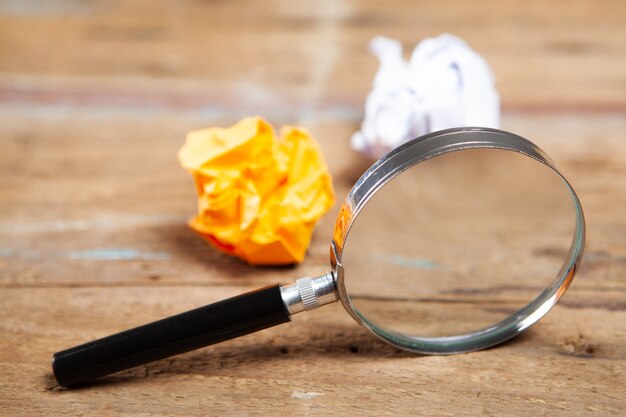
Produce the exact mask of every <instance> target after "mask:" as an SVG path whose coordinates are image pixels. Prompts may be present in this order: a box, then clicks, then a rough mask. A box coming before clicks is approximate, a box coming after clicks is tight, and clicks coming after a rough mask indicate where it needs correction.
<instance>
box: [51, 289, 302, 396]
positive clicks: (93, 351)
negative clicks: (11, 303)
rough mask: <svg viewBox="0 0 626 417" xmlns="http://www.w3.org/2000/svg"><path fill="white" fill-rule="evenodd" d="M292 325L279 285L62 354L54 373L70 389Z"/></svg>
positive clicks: (54, 358)
mask: <svg viewBox="0 0 626 417" xmlns="http://www.w3.org/2000/svg"><path fill="white" fill-rule="evenodd" d="M289 320H290V317H289V313H288V312H287V310H286V308H285V305H284V303H283V300H282V297H281V294H280V286H278V285H276V286H273V287H268V288H263V289H259V290H256V291H252V292H249V293H246V294H242V295H239V296H237V297H233V298H229V299H227V300H223V301H219V302H217V303H214V304H209V305H207V306H204V307H200V308H197V309H195V310H191V311H187V312H186V313H181V314H178V315H175V316H172V317H168V318H166V319H163V320H159V321H155V322H153V323H149V324H146V325H143V326H140V327H136V328H134V329H130V330H126V331H124V332H121V333H117V334H114V335H112V336H108V337H104V338H102V339H98V340H94V341H93V342H89V343H85V344H84V345H80V346H76V347H73V348H70V349H67V350H64V351H61V352H57V353H55V354H54V355H53V356H52V370H53V372H54V376H55V377H56V380H57V381H58V382H59V384H60V385H61V386H63V387H68V386H71V385H75V384H78V383H81V382H85V381H87V380H90V379H93V378H98V377H101V376H104V375H107V374H110V373H113V372H117V371H121V370H122V369H128V368H131V367H133V366H137V365H141V364H144V363H148V362H152V361H155V360H158V359H163V358H166V357H168V356H172V355H177V354H179V353H183V352H188V351H190V350H193V349H198V348H201V347H204V346H208V345H212V344H214V343H218V342H222V341H224V340H228V339H233V338H235V337H239V336H243V335H245V334H248V333H253V332H256V331H259V330H262V329H266V328H268V327H272V326H276V325H278V324H282V323H286V322H288V321H289Z"/></svg>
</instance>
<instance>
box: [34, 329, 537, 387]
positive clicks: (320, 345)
mask: <svg viewBox="0 0 626 417" xmlns="http://www.w3.org/2000/svg"><path fill="white" fill-rule="evenodd" d="M530 333H532V330H531V331H529V332H526V333H523V334H521V335H519V336H518V337H516V338H514V339H511V340H509V341H507V342H505V343H502V344H500V345H499V346H496V347H493V348H490V349H498V348H504V347H506V346H510V345H515V344H518V343H520V342H522V341H523V340H524V339H527V338H528V337H529V336H530ZM286 340H289V342H287V341H286ZM252 341H253V339H252V338H245V337H244V338H241V339H235V340H231V341H228V342H223V343H221V344H217V345H214V346H210V347H207V348H204V349H203V350H200V351H195V352H189V353H186V354H181V355H178V356H174V357H171V358H166V359H163V360H160V361H156V362H152V363H149V364H146V365H142V366H137V367H135V368H133V369H129V370H126V371H120V372H118V373H116V374H113V375H110V376H105V377H102V378H100V379H97V380H94V381H91V382H88V383H85V384H81V385H79V386H76V387H73V388H72V390H83V389H90V388H98V387H103V386H110V385H120V386H123V385H126V384H136V383H141V381H143V380H145V379H152V378H168V376H170V377H171V376H174V375H190V376H191V375H194V376H198V375H200V376H205V377H210V376H218V375H219V376H233V372H236V371H237V370H241V372H243V373H246V372H245V370H248V374H249V373H250V370H254V369H255V368H256V371H257V372H258V367H259V366H263V368H264V369H266V368H267V367H272V366H276V368H277V371H286V370H288V369H289V366H285V361H286V360H288V361H294V362H296V363H298V366H297V368H298V369H302V366H306V365H302V363H303V362H304V363H305V364H310V366H311V368H316V369H317V370H318V372H319V371H320V367H323V366H324V365H323V364H324V363H326V364H327V369H328V370H329V372H337V371H338V370H337V367H336V365H333V360H336V359H341V361H342V363H343V364H346V366H350V365H351V363H350V362H351V360H354V361H355V363H356V362H360V361H362V359H363V358H365V359H367V360H368V361H372V363H377V362H381V361H389V360H397V359H407V358H415V359H416V360H420V359H421V358H424V357H428V356H427V355H420V354H416V353H411V352H407V351H403V350H401V349H398V348H396V347H394V346H391V345H389V344H387V343H385V342H383V341H382V340H379V339H377V338H376V337H374V336H372V335H371V334H370V333H369V332H368V331H367V330H365V329H364V328H362V327H356V326H350V325H347V324H346V325H344V326H339V325H337V326H333V327H327V328H325V329H319V330H315V331H312V332H311V331H309V332H307V333H306V334H305V333H301V334H299V335H296V336H295V337H294V338H293V339H291V338H289V339H287V338H282V337H281V338H280V341H281V342H283V343H279V342H278V340H277V339H271V340H269V341H264V343H263V344H254V343H252ZM252 372H255V371H252ZM283 374H284V372H283ZM45 378H46V387H47V389H48V390H49V391H65V390H66V389H65V388H61V387H59V386H58V384H57V383H56V380H55V379H54V376H53V375H52V374H48V375H46V377H45ZM164 383H166V381H164Z"/></svg>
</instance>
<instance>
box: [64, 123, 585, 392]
mask: <svg viewBox="0 0 626 417" xmlns="http://www.w3.org/2000/svg"><path fill="white" fill-rule="evenodd" d="M584 241H585V221H584V215H583V211H582V207H581V205H580V201H579V200H578V197H577V196H576V193H575V192H574V190H573V188H572V187H571V185H570V184H569V183H568V182H567V180H566V179H565V178H564V177H563V176H562V174H561V173H560V172H559V171H558V170H557V168H556V167H555V165H554V163H553V162H552V161H551V160H550V159H549V158H548V156H547V155H546V154H545V153H544V152H543V151H542V150H541V149H539V148H538V147H537V146H536V145H534V144H533V143H532V142H530V141H528V140H526V139H524V138H522V137H520V136H517V135H514V134H511V133H507V132H504V131H500V130H496V129H487V128H456V129H448V130H443V131H439V132H435V133H432V134H429V135H426V136H422V137H420V138H418V139H414V140H412V141H410V142H407V143H406V144H404V145H402V146H400V147H398V148H396V149H395V150H393V151H391V152H390V153H388V154H387V155H385V156H384V157H383V158H382V159H380V160H379V161H378V162H376V163H375V164H374V165H373V166H372V167H371V168H370V169H368V170H367V172H365V173H364V174H363V176H362V177H361V178H360V179H359V180H358V181H357V183H356V184H355V185H354V187H353V188H352V190H351V191H350V193H349V195H348V197H347V198H346V200H345V202H344V204H343V205H342V207H341V209H340V212H339V215H338V218H337V222H336V225H335V231H334V234H333V239H332V241H331V249H330V261H331V270H330V271H329V272H327V273H325V274H323V275H320V276H317V277H307V278H301V279H299V280H297V281H295V282H294V283H292V284H288V285H275V286H270V287H267V288H262V289H259V290H256V291H252V292H249V293H246V294H242V295H239V296H237V297H233V298H230V299H227V300H223V301H220V302H217V303H214V304H210V305H207V306H204V307H200V308H197V309H195V310H191V311H188V312H185V313H182V314H178V315H175V316H172V317H169V318H166V319H163V320H159V321H156V322H153V323H150V324H146V325H143V326H140V327H137V328H134V329H131V330H127V331H124V332H121V333H118V334H115V335H112V336H108V337H105V338H102V339H99V340H95V341H92V342H89V343H86V344H83V345H80V346H77V347H73V348H70V349H67V350H64V351H61V352H57V353H55V354H54V355H53V357H52V368H53V372H54V375H55V377H56V379H57V381H58V382H59V384H60V385H61V386H64V387H68V386H72V385H76V384H80V383H82V382H85V381H87V380H90V379H93V378H97V377H101V376H103V375H107V374H110V373H113V372H116V371H120V370H122V369H127V368H130V367H133V366H137V365H141V364H144V363H147V362H151V361H155V360H158V359H162V358H165V357H168V356H172V355H176V354H179V353H183V352H187V351H190V350H193V349H198V348H201V347H204V346H208V345H211V344H214V343H218V342H221V341H225V340H228V339H232V338H235V337H239V336H242V335H245V334H249V333H252V332H256V331H258V330H262V329H265V328H268V327H271V326H275V325H278V324H282V323H286V322H288V321H290V318H291V316H292V315H294V314H297V313H300V312H303V311H309V310H313V309H315V308H318V307H320V306H322V305H325V304H329V303H333V302H335V301H337V300H339V301H340V302H341V303H342V304H343V306H344V307H345V309H346V311H347V312H348V313H349V314H350V315H351V316H352V317H353V318H354V319H355V320H356V321H357V323H359V324H360V325H362V326H364V327H365V328H367V329H368V330H370V331H371V332H372V333H373V334H374V335H376V336H378V337H379V338H381V339H382V340H384V341H385V342H388V343H390V344H392V345H394V346H396V347H398V348H401V349H405V350H408V351H412V352H417V353H425V354H453V353H461V352H469V351H474V350H479V349H484V348H488V347H490V346H494V345H496V344H498V343H501V342H504V341H505V340H508V339H510V338H512V337H514V336H516V335H517V334H519V333H521V332H523V331H524V330H525V329H527V328H528V327H529V326H531V325H532V324H534V323H535V322H537V320H539V319H540V318H541V317H543V316H544V315H545V314H546V313H547V312H548V311H549V310H550V309H551V308H552V306H554V305H555V304H556V302H557V301H558V300H559V299H560V298H561V296H562V295H563V294H564V293H565V291H566V290H567V288H568V287H569V285H570V284H571V282H572V279H573V277H574V274H575V272H576V270H577V269H578V265H579V262H580V260H581V257H582V253H583V247H584Z"/></svg>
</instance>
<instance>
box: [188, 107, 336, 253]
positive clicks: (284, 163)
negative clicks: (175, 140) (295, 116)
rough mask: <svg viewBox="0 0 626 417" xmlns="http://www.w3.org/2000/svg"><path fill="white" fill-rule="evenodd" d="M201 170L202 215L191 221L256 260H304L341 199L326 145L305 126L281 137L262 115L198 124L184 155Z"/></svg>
mask: <svg viewBox="0 0 626 417" xmlns="http://www.w3.org/2000/svg"><path fill="white" fill-rule="evenodd" d="M178 160H179V161H180V164H181V165H182V166H183V167H184V168H185V169H187V170H189V172H190V173H191V175H192V176H193V179H194V181H195V183H196V189H197V192H198V215H197V216H196V217H194V218H192V219H191V220H190V221H189V226H190V227H191V228H192V229H193V230H195V231H196V232H197V233H199V234H200V235H201V236H202V237H204V238H205V239H206V240H207V241H209V242H210V243H211V244H212V245H213V246H215V247H216V248H218V249H219V250H221V251H223V252H226V253H228V254H230V255H234V256H237V257H239V258H241V259H243V260H245V261H246V262H248V263H250V264H252V265H284V264H292V263H295V262H301V261H302V260H303V259H304V255H305V252H306V249H307V248H308V246H309V243H310V241H311V236H312V234H313V228H314V227H315V223H316V222H317V220H319V218H320V217H322V216H323V215H324V214H325V213H326V212H327V211H328V210H329V209H330V207H332V205H333V204H334V202H335V196H334V192H333V188H332V181H331V177H330V174H329V173H328V168H327V166H326V163H325V162H324V160H323V159H322V154H321V150H320V148H319V146H318V145H317V143H316V142H315V140H314V139H313V138H312V137H311V134H310V133H309V132H308V131H307V130H306V129H303V128H299V127H292V126H285V127H283V128H282V129H281V131H280V138H279V139H278V140H277V139H276V135H275V133H274V129H273V128H272V126H271V125H270V124H269V123H268V122H266V121H265V120H263V119H262V118H260V117H251V118H245V119H243V120H241V121H240V122H239V123H237V124H236V125H234V126H232V127H230V128H227V129H222V128H217V127H214V128H208V129H201V130H195V131H192V132H190V133H189V134H188V135H187V140H186V142H185V145H184V146H183V147H182V148H181V149H180V151H179V153H178Z"/></svg>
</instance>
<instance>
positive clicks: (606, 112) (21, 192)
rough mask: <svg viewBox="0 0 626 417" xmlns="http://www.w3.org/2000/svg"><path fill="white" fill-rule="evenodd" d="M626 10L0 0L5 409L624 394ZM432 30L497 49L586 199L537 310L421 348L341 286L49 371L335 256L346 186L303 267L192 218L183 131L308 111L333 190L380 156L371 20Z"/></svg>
mask: <svg viewBox="0 0 626 417" xmlns="http://www.w3.org/2000/svg"><path fill="white" fill-rule="evenodd" d="M624 27H626V9H625V3H624V2H622V1H617V0H616V1H610V0H600V1H596V2H591V3H590V2H587V1H568V2H564V3H548V2H544V1H529V2H514V1H505V2H500V1H492V0H482V1H481V2H479V3H477V2H462V1H455V2H452V3H448V2H446V3H440V2H434V1H425V2H418V3H411V2H406V1H400V0H398V1H393V2H387V3H385V4H384V5H383V4H382V3H379V2H374V1H365V2H330V1H322V2H285V1H274V2H269V3H263V4H262V3H253V2H203V1H181V2H176V3H170V2H147V1H136V2H122V1H111V2H98V1H92V2H79V1H75V0H55V1H51V2H46V3H45V5H44V4H39V3H35V2H29V1H17V0H9V1H3V2H0V118H1V120H2V123H0V150H1V151H0V366H2V372H1V373H0V415H10V416H13V415H25V416H26V415H27V416H32V415H128V416H141V415H145V416H148V415H259V416H261V415H268V414H270V413H271V414H275V415H437V416H448V415H449V416H457V415H537V416H540V415H550V416H554V415H576V416H578V415H594V416H611V415H615V416H619V415H624V414H625V413H626V403H625V400H624V388H623V387H624V386H625V385H626V376H625V375H624V370H625V369H626V368H625V366H626V348H625V346H626V278H625V277H626V255H625V254H626V217H625V216H624V209H623V208H624V207H625V206H626V169H625V167H626V145H625V144H624V141H623V138H624V135H625V134H626V101H625V98H626V54H624V52H626V31H624V29H623V28H624ZM443 31H448V32H452V33H455V34H458V35H460V36H462V37H463V38H465V39H466V40H468V42H469V43H470V44H471V45H472V46H473V47H474V48H475V49H477V50H478V51H479V52H480V53H481V54H483V55H484V56H485V57H486V58H487V59H488V60H489V62H490V63H491V65H492V66H493V69H494V71H495V73H496V75H497V77H498V88H499V90H500V92H501V94H502V100H503V103H504V109H505V114H504V117H503V121H502V128H503V129H505V130H510V131H513V132H515V133H518V134H520V135H522V136H525V137H527V138H529V139H531V140H533V141H535V142H536V143H537V144H538V145H539V146H540V147H542V148H543V149H544V150H545V151H547V153H548V154H549V155H551V156H552V157H553V159H554V160H555V162H556V163H557V165H558V166H559V167H560V168H561V169H562V171H563V172H564V173H565V175H566V177H567V178H568V179H569V180H571V182H572V184H573V185H574V187H575V188H576V190H577V192H578V193H579V196H580V199H581V201H582V204H583V206H584V208H585V213H586V216H587V224H588V239H587V250H586V253H585V257H584V260H583V264H582V267H581V270H580V272H579V274H578V276H577V277H576V279H575V281H574V284H573V286H572V288H571V289H570V290H569V292H568V293H567V294H566V296H565V297H564V299H563V300H562V302H561V303H560V304H559V305H558V306H557V307H556V308H555V309H554V310H553V311H552V312H551V313H550V314H549V315H548V316H547V317H546V318H545V319H543V320H542V321H541V322H540V323H538V324H537V325H536V326H535V327H533V328H532V329H530V330H529V331H528V332H527V333H525V334H524V335H522V336H520V337H518V338H516V339H515V340H513V341H511V342H508V343H506V344H505V345H503V346H499V347H496V348H493V349H489V350H486V351H482V352H476V353H471V354H465V355H458V356H447V357H429V356H419V355H412V354H409V353H406V352H401V351H399V350H397V349H395V348H393V347H390V346H388V345H386V344H384V343H383V342H382V341H379V340H378V339H376V338H374V337H372V336H371V335H370V334H369V333H368V332H367V331H366V330H364V329H363V328H360V327H359V326H358V325H356V324H355V323H354V322H353V321H352V319H351V318H350V317H349V316H348V315H347V314H346V313H345V312H344V311H343V310H342V308H341V306H339V305H333V306H328V307H324V308H323V309H320V310H318V311H315V312H311V313H308V314H306V315H298V316H295V317H294V323H291V324H286V325H282V326H279V327H277V328H273V329H268V330H265V331H262V332H259V333H257V334H254V335H250V336H246V337H244V338H241V339H238V340H233V341H229V342H226V343H223V344H220V345H216V346H213V347H209V348H207V349H203V350H200V351H197V352H191V353H188V354H185V355H180V356H178V357H175V358H171V359H168V360H164V361H159V362H156V363H153V364H149V365H147V366H143V367H138V368H136V369H133V370H129V371H125V372H122V373H119V374H116V375H112V376H110V377H107V378H104V379H103V380H102V381H99V382H97V383H94V384H93V385H91V386H88V387H84V388H81V389H78V390H65V389H61V388H59V387H58V386H57V385H56V383H55V382H54V380H53V378H52V375H51V371H50V365H49V360H50V355H51V354H52V353H53V352H55V351H57V350H60V349H63V348H66V347H69V346H72V345H74V344H77V343H81V342H84V341H87V340H91V339H93V338H96V337H100V336H104V335H107V334H110V333H112V332H116V331H119V330H122V329H125V328H127V327H130V326H134V325H139V324H141V323H144V322H147V321H150V320H154V319H157V318H160V317H163V316H165V315H169V314H173V313H176V312H180V311H184V310H186V309H189V308H192V307H194V306H198V305H202V304H206V303H208V302H213V301H217V300H220V299H222V298H224V297H228V296H232V295H236V294H238V293H240V292H242V291H246V290H250V289H254V288H256V287H258V286H262V285H267V284H270V283H275V282H288V281H291V280H292V279H294V278H298V277H301V276H305V275H312V274H318V273H322V272H324V271H326V269H327V267H328V243H329V239H330V236H331V234H332V228H333V225H334V217H335V215H336V213H337V209H338V208H337V207H335V208H334V209H333V211H332V212H331V213H329V214H328V215H327V216H326V217H324V218H323V219H322V221H321V222H320V224H319V226H318V227H317V229H316V232H315V235H314V238H313V242H312V245H311V248H310V250H309V253H308V255H307V258H306V259H305V261H304V262H303V263H302V264H301V265H298V266H295V267H287V268H252V267H249V266H247V265H245V264H243V263H241V262H239V261H237V260H234V259H231V258H228V257H226V256H224V255H222V254H219V253H217V252H216V251H214V250H212V249H211V248H210V247H208V246H207V245H206V244H205V243H204V242H203V241H202V240H201V239H200V238H198V237H197V236H195V235H194V234H193V233H192V232H191V231H190V230H189V229H188V228H187V226H186V220H187V218H188V217H190V216H191V215H192V214H193V213H194V211H195V196H194V190H193V186H192V182H191V179H190V178H189V177H188V174H187V173H185V172H184V171H183V170H182V169H181V168H180V167H179V166H178V163H177V161H176V158H175V155H176V152H177V150H178V148H179V147H180V145H181V144H182V140H183V138H184V135H185V133H186V132H187V131H189V130H192V129H195V128H198V127H202V126H208V125H227V124H229V123H232V122H233V121H235V120H237V119H238V118H240V117H243V116H245V115H249V114H256V113H260V114H262V115H264V116H266V117H268V118H269V119H270V120H271V121H272V122H273V123H275V124H280V123H301V124H304V125H306V126H307V127H308V128H309V129H310V130H311V131H312V132H313V134H314V136H315V137H316V138H317V139H318V140H319V142H320V143H321V146H322V148H323V151H324V154H325V155H326V157H327V161H328V164H329V167H330V170H331V173H332V174H333V178H334V186H335V189H336V192H337V195H338V198H339V199H341V198H343V196H345V194H346V193H347V192H348V190H349V189H350V187H351V186H352V184H353V183H354V181H355V180H356V179H357V178H358V177H359V175H360V174H361V173H362V172H363V171H364V169H366V168H367V166H368V164H369V162H368V161H366V160H364V159H362V158H361V157H360V156H358V155H356V154H355V153H354V152H353V151H351V150H350V149H349V146H348V139H349V136H350V135H351V133H352V132H353V131H354V130H355V129H357V128H358V123H359V119H360V117H361V113H362V100H363V98H364V97H365V95H366V93H367V90H368V87H369V84H370V82H371V77H372V75H373V73H374V71H375V69H376V63H375V61H374V59H373V58H371V57H370V56H369V55H368V53H367V50H366V42H367V40H368V39H369V38H371V37H372V36H373V35H376V34H386V35H390V36H395V37H398V38H400V39H401V40H402V41H403V42H404V43H405V45H406V46H407V48H408V47H412V45H413V44H414V43H415V42H417V41H418V40H419V39H420V38H422V37H424V36H429V35H435V34H438V33H440V32H443ZM561 255H562V254H561V253H560V252H558V251H556V250H555V249H554V248H552V247H549V246H546V247H545V248H544V249H543V250H542V251H540V252H537V256H538V257H544V258H546V259H548V258H551V257H552V258H555V257H559V256H561Z"/></svg>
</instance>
